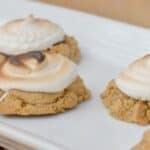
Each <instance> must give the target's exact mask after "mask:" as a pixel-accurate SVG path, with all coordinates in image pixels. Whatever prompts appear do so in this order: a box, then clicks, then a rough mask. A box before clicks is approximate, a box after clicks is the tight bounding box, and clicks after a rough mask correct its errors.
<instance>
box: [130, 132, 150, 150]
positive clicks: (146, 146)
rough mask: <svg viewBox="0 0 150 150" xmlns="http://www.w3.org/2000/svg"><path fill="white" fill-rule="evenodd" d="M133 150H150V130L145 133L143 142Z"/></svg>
mask: <svg viewBox="0 0 150 150" xmlns="http://www.w3.org/2000/svg"><path fill="white" fill-rule="evenodd" d="M132 150H150V130H148V131H146V132H145V133H144V135H143V139H142V141H141V142H140V143H139V144H137V145H136V146H135V147H134V148H132Z"/></svg>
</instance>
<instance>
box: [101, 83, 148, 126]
mask: <svg viewBox="0 0 150 150" xmlns="http://www.w3.org/2000/svg"><path fill="white" fill-rule="evenodd" d="M101 98H102V101H103V103H104V105H105V106H106V107H107V108H108V109H109V112H110V114H111V115H112V116H113V117H115V118H116V119H120V120H124V121H126V122H133V123H137V124H140V125H145V124H149V123H150V102H149V101H141V100H140V99H134V98H132V97H129V96H127V95H126V94H124V93H122V92H121V91H120V90H119V89H118V88H117V86H116V84H115V81H114V80H112V81H110V82H109V84H108V86H107V88H106V90H105V91H104V92H103V93H102V94H101Z"/></svg>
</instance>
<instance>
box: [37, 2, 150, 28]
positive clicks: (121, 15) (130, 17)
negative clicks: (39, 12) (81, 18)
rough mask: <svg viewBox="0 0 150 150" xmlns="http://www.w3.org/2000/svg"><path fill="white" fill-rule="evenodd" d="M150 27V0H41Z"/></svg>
mask: <svg viewBox="0 0 150 150" xmlns="http://www.w3.org/2000/svg"><path fill="white" fill-rule="evenodd" d="M39 1H40V2H44V3H48V4H55V5H60V6H63V7H69V8H73V9H78V10H81V11H85V12H88V13H92V14H96V15H101V16H105V17H109V18H113V19H117V20H121V21H124V22H128V23H131V24H136V25H139V26H144V27H148V28H149V27H150V0H39Z"/></svg>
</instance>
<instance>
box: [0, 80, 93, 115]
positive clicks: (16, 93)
mask: <svg viewBox="0 0 150 150" xmlns="http://www.w3.org/2000/svg"><path fill="white" fill-rule="evenodd" d="M3 94H4V91H2V90H0V96H2V95H3ZM89 97H90V91H89V90H88V89H87V88H86V87H85V85H84V83H83V81H82V79H81V78H80V77H78V78H77V79H76V80H75V81H74V82H73V83H72V84H71V85H70V86H69V87H68V88H66V89H65V90H64V91H62V92H57V93H44V92H25V91H20V90H10V91H9V92H8V94H7V95H6V97H4V99H3V100H2V101H0V114H3V115H24V116H27V115H46V114H56V113H60V112H64V111H65V110H67V109H72V108H74V107H76V106H77V105H78V104H79V103H80V102H82V101H85V100H87V99H88V98H89Z"/></svg>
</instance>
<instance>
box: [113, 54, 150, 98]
mask: <svg viewBox="0 0 150 150" xmlns="http://www.w3.org/2000/svg"><path fill="white" fill-rule="evenodd" d="M115 82H116V85H117V87H118V88H119V89H120V90H121V91H122V92H123V93H125V94H126V95H128V96H130V97H132V98H135V99H140V100H147V101H150V55H146V56H144V57H142V58H140V59H138V60H136V61H135V62H133V63H131V64H130V65H129V66H128V68H127V69H125V70H124V71H123V72H121V73H120V74H119V76H118V77H117V78H116V79H115Z"/></svg>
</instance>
